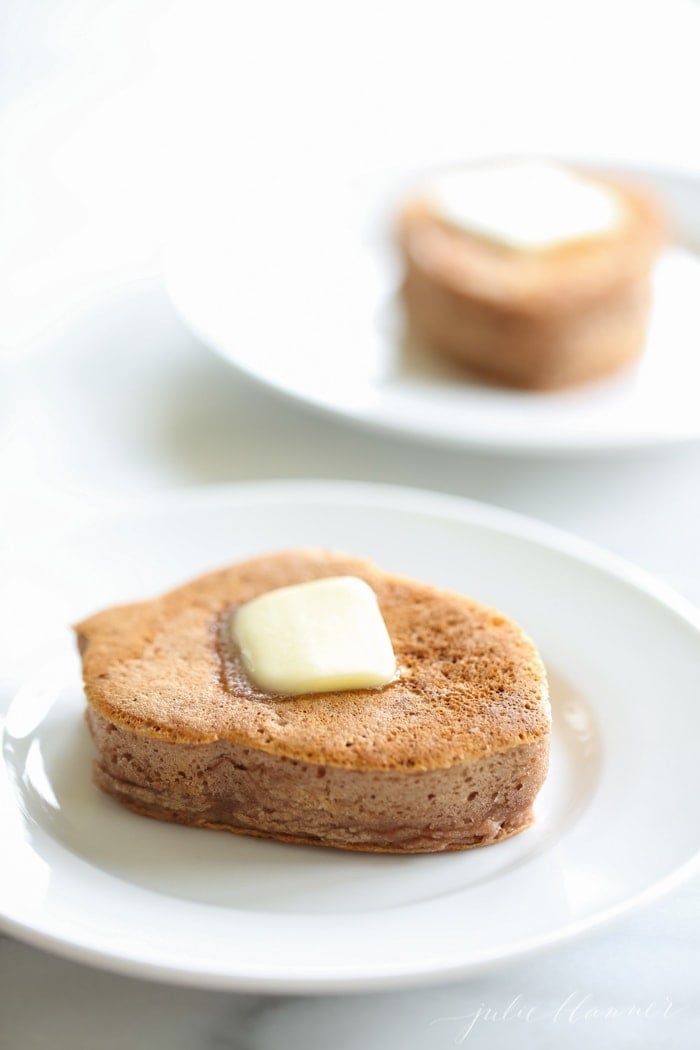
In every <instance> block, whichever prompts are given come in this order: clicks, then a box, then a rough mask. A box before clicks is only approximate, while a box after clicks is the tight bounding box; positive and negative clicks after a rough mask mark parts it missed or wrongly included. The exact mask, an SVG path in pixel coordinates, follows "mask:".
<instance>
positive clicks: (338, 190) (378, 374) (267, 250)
mask: <svg viewBox="0 0 700 1050" xmlns="http://www.w3.org/2000/svg"><path fill="white" fill-rule="evenodd" d="M607 170H608V171H613V170H614V171H616V172H617V173H622V174H627V175H629V176H631V177H634V178H635V179H636V180H637V181H639V182H641V183H643V184H646V185H648V186H649V187H650V188H651V189H653V190H654V191H655V192H657V193H658V194H659V196H660V197H661V198H662V199H663V200H664V201H665V202H666V204H667V206H668V209H669V211H670V214H671V215H672V217H673V220H674V222H675V227H676V231H677V235H678V243H677V245H676V246H675V247H674V248H672V249H669V250H668V251H666V252H665V254H664V255H663V256H662V258H661V260H660V262H659V264H658V266H657V269H656V274H655V280H654V309H653V316H652V322H651V326H650V332H649V338H648V345H647V348H646V351H645V354H644V356H643V358H642V361H641V364H640V365H639V366H637V367H634V368H631V369H629V370H627V371H626V372H625V373H622V374H620V375H618V376H615V377H612V378H609V379H606V380H603V381H600V382H596V383H594V384H589V385H588V386H585V387H579V388H578V389H574V390H571V391H565V392H561V393H546V394H538V393H529V392H520V391H516V390H507V389H504V388H500V387H496V386H493V385H489V384H488V383H485V382H483V381H480V380H477V379H472V378H469V377H468V376H467V375H465V373H464V372H463V371H461V370H459V369H457V368H456V367H453V366H451V365H449V364H442V363H439V362H438V361H436V360H434V359H432V358H431V356H430V355H429V354H426V353H425V351H424V350H422V349H421V348H418V347H415V346H413V347H411V346H407V345H404V339H403V334H402V333H403V321H402V312H401V309H400V306H399V304H398V300H397V295H396V289H397V285H398V282H399V266H398V261H397V259H396V258H395V255H394V251H393V247H392V244H391V238H390V236H389V233H388V230H389V227H390V221H391V216H392V215H393V213H394V210H395V208H396V205H397V202H398V201H399V200H400V199H401V198H402V196H403V194H404V193H405V192H406V191H407V188H408V186H410V185H411V181H410V180H406V181H405V182H404V183H403V184H401V185H397V184H394V185H393V186H387V185H381V184H380V183H379V181H377V182H376V183H374V184H372V185H370V186H369V187H368V186H366V185H365V186H363V185H360V184H358V183H357V182H353V183H348V184H347V185H345V186H340V187H339V186H338V185H337V184H335V183H334V184H333V185H332V186H319V185H309V184H306V185H304V186H297V187H289V188H288V189H287V192H285V191H284V189H280V188H279V186H272V187H267V188H266V187H265V186H264V184H261V186H260V187H259V188H258V196H257V197H253V199H252V203H251V200H250V198H249V197H248V196H246V195H245V194H243V195H241V196H242V198H243V199H242V200H241V198H240V197H239V198H236V197H234V196H233V195H232V194H230V193H228V194H227V196H226V198H225V199H221V198H219V197H217V195H216V193H214V194H213V195H212V197H211V198H210V199H207V200H206V201H199V202H198V206H197V208H195V209H194V211H193V213H192V216H191V225H189V226H188V225H187V223H186V220H184V219H183V220H182V222H181V224H180V226H179V227H178V228H177V229H176V230H175V231H173V236H172V243H171V246H170V250H169V255H168V265H167V272H168V285H169V290H170V293H171V296H172V299H173V302H174V303H175V306H176V308H177V309H178V311H179V312H180V314H181V316H182V317H183V318H184V320H185V321H186V322H187V324H188V325H189V326H190V327H191V328H192V329H193V331H194V332H195V333H196V334H197V335H198V336H199V337H200V338H201V339H202V340H203V342H205V343H206V344H208V345H209V346H210V347H212V348H213V349H214V350H216V351H217V352H218V353H219V354H220V355H221V356H222V357H223V358H224V359H225V360H226V361H228V362H229V363H230V364H232V365H235V366H236V367H237V368H238V369H239V370H241V371H242V372H244V373H245V374H247V375H248V376H249V377H250V378H252V379H255V380H257V381H259V382H260V383H262V384H263V385H264V386H265V387H267V388H268V389H270V390H273V391H276V392H277V393H279V394H283V395H285V396H287V397H291V398H293V399H294V400H296V401H297V402H300V403H303V404H304V405H306V406H307V407H311V408H314V409H318V410H321V411H323V412H325V413H330V414H331V415H333V416H335V417H338V418H340V417H342V418H344V419H346V420H348V421H351V422H353V423H355V424H361V425H363V426H367V427H371V428H374V429H379V430H382V431H386V432H390V433H392V434H395V435H399V436H402V437H411V438H416V439H418V440H420V441H424V442H427V441H429V442H438V443H441V444H445V445H452V446H455V445H456V446H461V447H465V448H469V447H472V448H482V449H492V450H501V451H507V452H511V453H523V454H528V453H547V454H559V453H572V452H602V451H606V450H610V449H625V448H635V447H641V446H650V445H658V444H664V443H671V442H678V441H685V440H688V439H691V438H696V437H698V436H700V413H699V412H698V411H697V397H696V391H697V389H698V385H699V384H700V355H699V354H698V345H700V258H699V257H698V256H697V255H696V254H695V253H694V251H692V250H690V247H696V248H697V247H698V246H700V180H698V179H695V178H693V177H691V176H684V175H680V174H673V173H669V172H661V171H653V170H647V169H644V170H640V169H635V168H625V169H623V168H620V167H619V166H618V167H616V168H614V169H613V168H611V167H610V166H607ZM262 178H263V176H262V175H261V180H262ZM261 202H262V203H261ZM236 205H240V207H239V209H238V210H235V206H236ZM688 246H690V247H688Z"/></svg>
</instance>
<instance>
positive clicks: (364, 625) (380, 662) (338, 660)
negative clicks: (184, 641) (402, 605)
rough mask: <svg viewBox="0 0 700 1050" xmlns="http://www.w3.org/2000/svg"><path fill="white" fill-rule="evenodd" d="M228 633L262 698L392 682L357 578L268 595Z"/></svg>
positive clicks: (372, 606)
mask: <svg viewBox="0 0 700 1050" xmlns="http://www.w3.org/2000/svg"><path fill="white" fill-rule="evenodd" d="M231 632H232V636H233V641H234V642H235V644H236V645H237V647H238V649H239V651H240V654H241V659H242V660H243V666H244V668H245V671H246V674H247V675H248V677H249V678H250V679H251V680H252V681H253V682H255V683H256V685H258V686H260V688H261V689H265V690H266V691H268V692H272V693H286V694H292V695H298V694H300V693H318V692H330V691H334V690H343V689H363V688H367V687H371V686H381V685H386V684H387V682H390V681H392V679H393V678H395V676H396V658H395V656H394V650H393V647H392V644H391V639H390V638H389V632H388V631H387V629H386V625H385V623H384V620H383V619H382V614H381V612H380V610H379V605H378V603H377V599H376V596H375V594H374V591H373V590H372V588H371V587H370V586H369V585H368V584H366V583H365V582H364V580H360V579H358V578H357V577H355V576H331V577H326V578H325V579H321V580H312V581H310V582H309V583H300V584H296V585H294V586H292V587H280V588H279V589H278V590H275V591H268V592H267V593H266V594H262V595H260V597H259V598H254V599H253V600H252V601H250V602H248V603H247V604H246V605H242V606H241V607H240V608H239V609H238V610H237V611H236V613H235V614H234V616H233V617H232V620H231Z"/></svg>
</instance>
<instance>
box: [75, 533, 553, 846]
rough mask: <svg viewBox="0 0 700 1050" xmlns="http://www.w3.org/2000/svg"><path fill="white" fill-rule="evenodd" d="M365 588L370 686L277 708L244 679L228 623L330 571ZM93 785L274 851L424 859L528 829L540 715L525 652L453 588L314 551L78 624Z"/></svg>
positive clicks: (537, 772) (279, 699)
mask: <svg viewBox="0 0 700 1050" xmlns="http://www.w3.org/2000/svg"><path fill="white" fill-rule="evenodd" d="M342 575H351V576H357V577H359V578H360V579H363V580H365V581H366V582H367V583H368V584H369V585H370V587H372V589H373V590H374V592H375V594H376V597H377V599H378V602H379V606H380V609H381V612H382V615H383V618H384V621H385V623H386V626H387V629H388V631H389V635H390V637H391V640H392V644H393V647H394V652H395V654H396V658H397V667H398V674H397V678H396V679H395V680H394V681H393V682H390V683H389V684H388V685H386V686H383V687H382V688H374V689H358V690H347V691H344V692H332V693H331V692H329V693H315V694H313V695H301V696H294V697H286V696H280V695H273V694H269V693H265V692H263V691H262V690H260V689H258V688H257V687H256V686H255V685H254V684H253V683H252V682H250V681H249V680H248V678H247V677H246V675H245V672H244V670H243V667H242V664H241V662H240V659H239V657H238V654H237V652H236V651H235V648H234V646H233V644H232V643H231V642H230V640H229V631H228V624H229V620H230V617H231V615H232V613H233V611H234V610H235V609H236V608H237V607H238V606H239V605H241V604H243V603H245V602H247V601H249V600H251V599H252V598H254V597H257V596H258V595H260V594H263V593H265V592H266V591H269V590H273V589H275V588H278V587H284V586H287V585H290V584H295V583H302V582H305V581H308V580H313V579H319V578H321V577H327V576H342ZM76 631H77V634H78V637H79V642H80V647H81V651H82V660H83V677H84V683H85V691H86V695H87V700H88V710H87V720H88V725H89V727H90V731H91V733H92V736H93V739H94V742H95V745H96V750H97V758H96V762H95V767H94V776H95V780H96V783H97V784H98V786H99V787H101V788H102V789H103V790H105V791H106V792H108V793H110V794H112V795H114V796H115V797H116V798H117V799H119V801H120V802H123V803H124V804H126V805H127V806H129V807H131V808H132V809H134V810H136V811H137V812H140V813H143V814H146V815H148V816H153V817H157V818H160V819H166V820H175V821H179V822H181V823H184V824H190V825H197V826H203V827H210V828H222V829H226V830H229V831H234V832H239V833H242V834H248V835H258V836H263V837H268V838H273V839H280V840H283V841H291V842H297V843H308V844H318V845H324V846H334V847H340V848H345V849H356V850H368V851H380V852H396V853H419V852H433V851H439V850H448V849H465V848H468V847H470V846H477V845H484V844H487V843H491V842H495V841H498V840H499V839H502V838H505V837H507V836H508V835H511V834H514V833H515V832H517V831H520V830H522V829H523V828H525V827H527V825H528V824H529V823H530V822H531V820H532V803H533V801H534V799H535V796H536V794H537V792H538V791H539V788H540V787H541V785H542V782H543V780H544V778H545V775H546V771H547V764H548V754H549V731H550V712H549V702H548V697H547V682H546V675H545V671H544V667H543V665H542V662H541V660H540V658H539V656H538V654H537V651H536V649H535V647H534V645H533V644H532V642H531V641H530V640H529V639H528V638H527V637H526V635H525V634H524V633H523V631H522V630H521V629H520V628H519V627H518V626H516V625H515V624H514V623H512V622H511V621H510V620H508V619H507V618H506V617H505V616H503V615H502V614H500V613H498V612H495V611H494V610H492V609H489V608H486V607H485V606H483V605H480V604H479V603H477V602H475V601H472V600H471V599H469V598H465V597H463V596H461V595H457V594H452V593H450V592H448V591H443V590H438V589H436V588H434V587H431V586H428V585H427V584H423V583H419V582H416V581H413V580H408V579H403V578H401V577H398V576H394V575H391V574H389V573H385V572H383V571H382V570H381V569H379V568H378V567H376V566H374V565H373V564H371V563H369V562H367V561H364V560H361V559H358V558H355V557H351V556H349V555H345V554H341V553H338V552H334V551H326V550H316V549H313V550H293V551H282V552H278V553H273V554H268V555H265V556H262V557H257V558H254V559H252V560H249V561H245V562H242V563H240V564H237V565H232V566H230V567H228V568H225V569H222V570H220V571H217V572H213V573H210V574H207V575H205V576H202V577H200V578H198V579H196V580H193V581H191V582H190V583H187V584H185V585H184V586H181V587H179V588H177V589H176V590H173V591H170V592H169V593H168V594H165V595H164V596H162V597H159V598H156V599H154V600H152V601H146V602H140V603H138V604H131V605H125V606H118V607H115V608H111V609H107V610H105V611H103V612H100V613H97V614H96V615H94V616H91V617H90V618H88V619H86V620H84V621H83V622H82V623H80V624H78V625H77V627H76Z"/></svg>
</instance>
